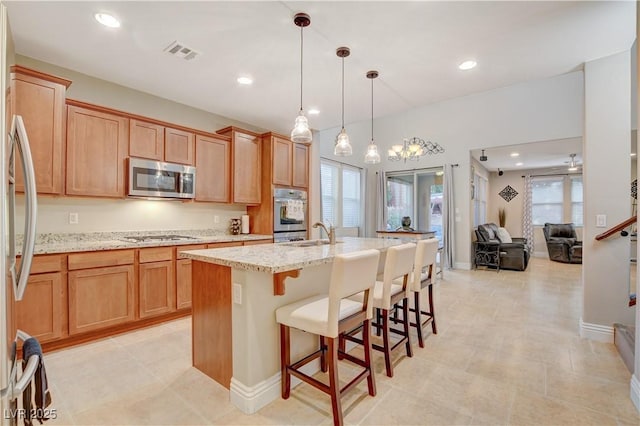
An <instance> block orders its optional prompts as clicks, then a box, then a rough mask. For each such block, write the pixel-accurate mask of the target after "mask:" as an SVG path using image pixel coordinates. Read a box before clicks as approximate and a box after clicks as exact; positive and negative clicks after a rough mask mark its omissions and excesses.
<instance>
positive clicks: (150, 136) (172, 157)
mask: <svg viewBox="0 0 640 426" xmlns="http://www.w3.org/2000/svg"><path fill="white" fill-rule="evenodd" d="M129 155H130V156H131V157H140V158H148V159H150V160H157V161H168V162H171V163H180V164H188V165H191V166H192V165H193V164H194V160H195V155H194V135H193V133H190V132H186V131H184V130H178V129H173V128H171V127H165V126H163V125H160V124H157V123H152V122H148V121H143V120H138V119H133V118H132V119H130V120H129Z"/></svg>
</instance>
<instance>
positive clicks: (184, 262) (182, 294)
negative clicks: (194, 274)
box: [176, 259, 191, 309]
mask: <svg viewBox="0 0 640 426" xmlns="http://www.w3.org/2000/svg"><path fill="white" fill-rule="evenodd" d="M190 307H191V259H178V260H176V308H177V309H186V308H190Z"/></svg>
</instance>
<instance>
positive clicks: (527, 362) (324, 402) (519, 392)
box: [45, 259, 640, 426]
mask: <svg viewBox="0 0 640 426" xmlns="http://www.w3.org/2000/svg"><path fill="white" fill-rule="evenodd" d="M436 296H437V309H438V311H437V315H438V316H437V319H438V329H439V333H438V334H437V335H431V334H429V336H428V338H427V341H426V347H425V348H424V349H420V348H419V347H418V346H417V343H416V341H415V339H414V346H415V350H414V357H413V358H407V357H406V356H404V355H403V354H398V355H396V360H395V365H396V368H395V377H393V378H392V379H389V378H388V377H386V376H385V374H384V362H383V358H382V356H381V354H380V353H377V352H374V358H375V360H376V380H377V386H378V395H377V396H376V397H375V398H372V397H369V396H368V394H367V392H366V381H365V382H363V383H361V384H360V386H359V388H358V389H356V390H355V391H354V392H352V393H350V394H348V395H347V396H346V398H345V399H344V400H343V408H344V411H345V414H346V415H345V422H346V423H348V424H363V425H392V424H398V425H400V424H402V425H409V424H411V425H416V424H421V425H422V424H423V425H426V424H436V425H453V424H491V425H495V424H513V425H526V424H531V425H564V424H579V425H588V424H597V425H636V426H637V425H638V424H640V415H639V414H638V412H637V411H636V409H635V407H634V406H633V404H632V403H631V401H630V399H629V381H630V373H629V372H628V371H627V369H626V368H625V366H624V364H623V362H622V360H621V359H620V358H619V356H618V354H617V352H616V349H615V347H614V346H613V345H610V344H602V343H596V342H592V341H589V340H584V339H580V337H579V336H578V321H579V316H580V304H581V289H580V265H567V264H560V263H554V262H549V261H547V260H542V259H533V260H532V262H531V264H530V266H529V269H528V270H527V271H526V272H512V271H501V272H500V273H496V272H494V271H486V270H481V271H447V272H446V273H445V279H444V281H442V282H441V283H440V285H439V287H437V289H436ZM190 339H191V334H190V320H189V319H183V320H178V321H173V322H169V323H166V324H163V325H160V326H156V327H152V328H148V329H145V330H141V331H136V332H133V333H128V334H124V335H120V336H117V337H113V338H109V339H105V340H102V341H99V342H96V343H92V344H86V345H82V346H78V347H74V348H71V349H67V350H63V351H59V352H53V353H50V354H47V355H46V357H45V362H46V367H47V373H48V376H49V380H50V382H51V385H52V392H53V399H54V408H56V410H57V414H58V418H57V419H55V420H53V421H50V422H48V423H47V424H77V425H88V424H91V425H93V424H113V425H138V424H171V425H192V424H193V425H195V424H220V425H226V424H229V425H231V424H244V425H249V424H292V425H293V424H331V423H332V418H331V406H330V402H329V400H328V398H327V397H326V396H325V395H324V394H323V393H321V392H319V391H317V390H316V389H314V388H312V387H310V386H308V385H306V384H303V385H300V386H298V387H297V388H295V389H294V390H293V391H292V397H291V398H290V399H289V400H287V401H285V400H276V401H274V402H272V403H271V404H269V405H268V406H266V407H264V408H263V409H261V410H260V411H259V412H258V413H256V414H254V415H252V416H247V415H244V414H243V413H241V412H240V411H239V410H238V409H236V408H235V407H234V406H233V405H231V403H229V401H228V399H229V398H228V392H227V390H226V389H224V388H222V387H221V386H219V385H217V384H216V383H215V382H213V381H211V380H210V379H209V378H208V377H206V376H204V375H203V374H202V373H200V372H199V371H198V370H196V369H194V368H192V367H191V355H190ZM356 350H357V349H356ZM341 368H342V369H341V374H342V377H343V378H345V379H349V378H348V377H347V376H348V375H349V374H350V373H352V371H353V370H352V369H351V368H350V367H349V365H348V364H345V365H344V366H342V367H341Z"/></svg>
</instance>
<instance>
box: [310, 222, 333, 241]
mask: <svg viewBox="0 0 640 426" xmlns="http://www.w3.org/2000/svg"><path fill="white" fill-rule="evenodd" d="M319 226H321V227H322V229H324V232H325V233H326V234H327V237H329V244H335V243H336V228H334V226H333V225H331V223H329V229H327V226H326V225H325V224H324V223H322V222H316V223H314V224H313V227H314V228H317V227H319Z"/></svg>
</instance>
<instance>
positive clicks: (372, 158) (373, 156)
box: [364, 143, 380, 164]
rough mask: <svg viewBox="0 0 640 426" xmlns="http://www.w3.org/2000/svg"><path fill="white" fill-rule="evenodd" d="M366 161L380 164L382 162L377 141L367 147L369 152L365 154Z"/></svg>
mask: <svg viewBox="0 0 640 426" xmlns="http://www.w3.org/2000/svg"><path fill="white" fill-rule="evenodd" d="M364 162H365V163H367V164H378V163H379V162H380V154H378V146H377V145H376V144H375V143H372V144H370V145H369V146H368V147H367V153H366V154H365V156H364Z"/></svg>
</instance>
